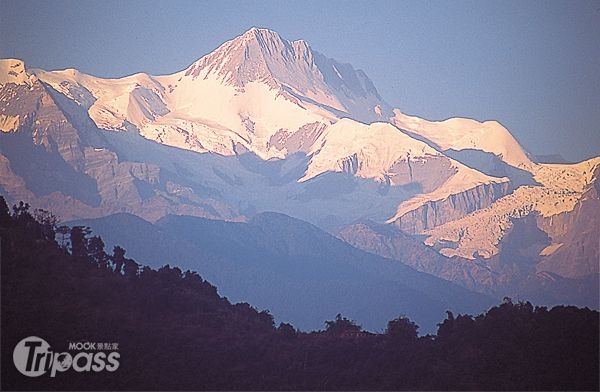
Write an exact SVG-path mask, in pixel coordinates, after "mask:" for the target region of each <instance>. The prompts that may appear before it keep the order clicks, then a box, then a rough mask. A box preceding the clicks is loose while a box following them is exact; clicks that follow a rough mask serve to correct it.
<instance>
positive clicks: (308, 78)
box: [183, 28, 391, 122]
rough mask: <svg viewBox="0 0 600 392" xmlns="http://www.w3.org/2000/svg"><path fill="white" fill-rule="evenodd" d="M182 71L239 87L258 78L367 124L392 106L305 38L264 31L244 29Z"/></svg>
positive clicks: (365, 80) (365, 81)
mask: <svg viewBox="0 0 600 392" xmlns="http://www.w3.org/2000/svg"><path fill="white" fill-rule="evenodd" d="M183 73H184V75H185V76H186V77H189V78H192V79H198V78H201V79H208V78H214V79H217V80H219V81H221V82H222V83H224V84H229V85H233V86H235V87H239V88H243V87H245V86H246V85H247V84H248V83H251V82H255V81H260V82H263V83H266V84H268V85H269V86H270V87H271V88H280V89H282V90H283V92H284V93H287V94H290V95H291V96H292V97H295V98H297V99H299V100H300V101H304V102H310V103H316V104H317V105H320V106H323V107H325V108H327V109H329V110H333V111H335V112H339V113H340V114H342V115H344V116H347V117H352V118H355V119H357V120H361V121H366V122H372V121H377V120H379V121H381V120H384V119H386V118H385V116H386V115H387V116H388V117H389V115H390V114H391V107H390V106H389V105H388V104H387V103H385V102H384V101H383V100H382V98H381V96H380V95H379V93H378V92H377V89H376V88H375V86H374V85H373V82H371V80H369V78H368V77H367V76H366V75H365V73H364V72H362V71H360V70H355V69H354V68H353V67H352V66H351V65H349V64H342V63H339V62H337V61H335V60H332V59H329V58H327V57H325V56H323V55H322V54H320V53H318V52H316V51H313V50H312V48H311V47H310V46H309V44H308V43H307V42H306V41H304V40H296V41H288V40H286V39H283V38H281V36H280V35H279V34H277V33H276V32H274V31H271V30H268V29H262V28H260V29H259V28H252V29H250V30H248V31H247V32H245V33H244V34H243V35H241V36H239V37H237V38H234V39H232V40H230V41H227V42H225V43H224V44H222V45H221V46H220V47H219V48H217V49H216V50H215V51H213V52H212V53H210V54H208V55H206V56H204V57H202V58H201V59H199V60H198V61H196V62H194V63H193V64H192V65H191V66H190V67H188V68H187V69H186V70H185V71H183Z"/></svg>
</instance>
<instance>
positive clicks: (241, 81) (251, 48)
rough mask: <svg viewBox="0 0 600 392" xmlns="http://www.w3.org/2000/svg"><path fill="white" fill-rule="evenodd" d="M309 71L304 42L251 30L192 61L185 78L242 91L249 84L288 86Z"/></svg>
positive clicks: (311, 63)
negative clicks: (214, 81) (208, 80)
mask: <svg viewBox="0 0 600 392" xmlns="http://www.w3.org/2000/svg"><path fill="white" fill-rule="evenodd" d="M313 68H315V65H314V61H313V56H312V52H311V50H310V47H309V46H308V45H307V44H306V43H305V42H304V41H294V42H290V41H288V40H285V39H283V38H281V36H280V35H279V34H278V33H277V32H275V31H272V30H269V29H265V28H257V27H253V28H251V29H250V30H248V31H246V32H245V33H244V34H242V35H241V36H239V37H236V38H234V39H232V40H230V41H227V42H225V43H224V44H222V45H221V46H220V47H219V48H217V49H216V50H215V51H214V52H212V53H210V54H208V55H206V56H204V57H202V58H201V59H200V60H198V61H196V62H195V63H194V64H192V65H191V66H190V67H189V68H188V69H187V70H186V72H185V75H186V76H191V77H192V78H194V79H195V78H198V77H201V78H203V79H206V78H209V77H215V78H216V79H219V80H221V81H223V82H225V83H227V84H231V85H234V86H236V87H244V86H245V85H246V84H247V83H250V82H253V81H263V82H267V83H269V84H273V85H274V84H276V81H279V82H284V83H285V82H287V81H290V82H292V81H293V80H295V79H297V77H298V75H299V74H302V75H304V76H307V74H313V73H314V69H313ZM313 76H314V75H313ZM301 79H305V78H301ZM274 82H275V83H274ZM285 84H287V83H285ZM273 87H274V86H273Z"/></svg>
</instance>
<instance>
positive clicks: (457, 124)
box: [391, 109, 534, 171]
mask: <svg viewBox="0 0 600 392" xmlns="http://www.w3.org/2000/svg"><path fill="white" fill-rule="evenodd" d="M391 121H392V123H393V124H395V125H396V126H397V127H398V128H400V129H403V130H406V131H408V132H409V133H412V134H414V135H417V136H419V137H420V138H423V139H425V140H427V141H429V142H431V143H433V144H434V145H435V146H437V147H438V148H439V149H440V150H441V151H445V150H456V151H460V150H466V149H475V150H481V151H485V152H489V153H492V154H495V155H497V156H498V157H499V158H501V159H502V160H503V161H504V162H506V163H507V164H509V165H511V166H514V167H516V168H520V169H524V170H527V171H530V170H532V168H533V167H534V164H533V162H531V160H530V159H529V157H528V156H527V154H526V152H525V150H524V149H523V148H522V147H521V146H520V145H519V143H518V142H517V140H516V139H515V138H514V137H513V136H512V135H511V134H510V132H509V131H508V130H507V129H506V128H504V127H503V126H502V125H501V124H500V123H499V122H497V121H485V122H479V121H476V120H472V119H468V118H450V119H448V120H444V121H427V120H424V119H422V118H419V117H413V116H407V115H405V114H403V113H402V112H400V110H398V109H394V117H393V118H392V119H391Z"/></svg>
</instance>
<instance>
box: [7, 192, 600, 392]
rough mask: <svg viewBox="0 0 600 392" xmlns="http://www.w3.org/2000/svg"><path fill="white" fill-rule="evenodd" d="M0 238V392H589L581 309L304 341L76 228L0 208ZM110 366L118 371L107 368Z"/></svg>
mask: <svg viewBox="0 0 600 392" xmlns="http://www.w3.org/2000/svg"><path fill="white" fill-rule="evenodd" d="M274 229H276V228H274ZM0 236H1V245H2V247H1V251H2V253H1V257H2V258H1V279H2V280H1V283H2V287H1V290H2V291H1V294H2V298H1V316H2V318H1V321H2V325H1V327H2V329H1V341H0V343H1V346H2V354H1V355H2V364H1V387H2V389H3V390H7V389H8V390H14V389H17V390H23V389H28V390H102V389H113V390H119V389H127V390H132V389H135V390H138V389H144V390H174V389H178V390H181V389H184V390H190V389H211V390H240V389H242V390H244V389H246V390H249V389H252V390H257V389H277V390H301V389H312V390H336V389H346V390H347V389H361V390H365V389H366V390H394V389H395V390H398V389H411V390H414V389H426V390H431V389H469V390H483V389H487V390H492V389H493V390H503V389H504V390H506V389H509V390H523V389H538V390H574V389H579V390H597V389H598V312H596V311H592V310H589V309H579V308H575V307H569V306H558V307H555V308H552V309H547V308H543V307H534V306H533V305H531V304H530V303H528V302H518V303H513V302H512V301H510V300H509V299H505V301H504V302H503V303H502V304H500V305H498V306H495V307H493V308H491V309H490V310H488V311H487V312H486V313H483V314H481V315H479V316H476V317H473V316H469V315H458V316H455V315H454V314H452V313H450V312H449V313H448V314H447V317H446V319H445V320H443V322H442V323H441V324H440V326H439V329H438V331H437V335H428V336H422V337H418V334H417V326H416V325H415V324H414V323H413V322H412V321H410V320H409V319H407V318H405V317H398V318H396V319H394V320H391V321H390V322H389V323H388V325H387V329H386V331H385V332H384V333H380V334H372V333H368V332H364V331H362V329H361V327H360V326H358V325H357V324H356V323H354V322H353V321H352V320H350V319H348V318H346V317H344V316H342V315H338V316H337V317H335V318H333V317H332V320H330V321H327V322H325V321H326V320H323V321H324V323H323V328H322V330H321V331H316V332H311V333H305V332H299V331H297V330H295V329H294V327H293V326H292V325H289V324H280V325H279V326H275V324H274V322H273V318H272V316H271V315H270V314H269V313H268V312H265V311H262V312H261V311H257V310H255V309H254V308H253V307H251V306H250V305H248V304H245V303H242V304H232V303H230V302H229V301H228V300H227V299H224V298H222V297H220V296H219V295H218V294H217V290H216V288H215V287H214V286H212V285H211V284H210V283H208V282H206V281H205V280H204V279H203V278H201V277H200V276H199V275H198V274H197V273H195V272H190V271H186V272H183V271H181V270H180V269H178V268H172V267H169V266H165V267H161V268H160V269H151V268H149V267H141V266H140V265H139V264H137V263H136V262H135V261H134V260H131V259H129V258H128V257H127V253H125V250H124V249H122V248H119V247H116V248H114V249H113V250H112V251H106V250H105V249H104V244H103V242H102V239H101V238H99V237H96V236H94V234H93V233H90V232H89V230H87V229H86V228H85V227H80V226H77V227H73V228H71V229H64V228H58V229H56V228H54V222H53V219H52V216H51V215H49V214H48V213H45V212H43V211H34V212H32V211H29V209H28V208H27V205H20V206H15V208H14V209H13V212H12V213H10V212H9V209H8V207H7V206H6V205H5V203H4V200H3V199H1V198H0ZM198 257H199V258H201V257H203V256H202V255H201V254H199V255H198ZM200 272H202V271H200ZM31 336H35V337H38V338H37V339H38V341H39V339H40V338H41V339H43V340H44V341H46V342H48V344H49V345H50V347H49V348H45V350H47V351H44V353H45V352H49V353H52V352H53V353H55V354H54V355H51V354H49V356H48V357H52V360H51V361H49V362H48V363H50V364H51V366H50V368H49V369H48V370H47V371H46V372H42V373H44V374H41V375H39V376H38V377H28V376H26V375H24V374H22V372H20V371H19V370H17V366H16V365H15V363H16V362H15V360H16V361H17V362H18V360H19V358H18V355H17V356H15V358H13V353H17V354H18V353H19V350H15V347H17V348H19V347H20V346H19V342H22V340H23V339H24V338H27V337H31ZM32 339H33V338H32ZM34 340H35V339H34ZM86 342H91V343H93V347H88V349H82V348H81V347H80V348H77V347H76V343H81V345H84V344H83V343H86ZM101 342H106V343H110V348H108V347H107V346H108V344H105V345H103V344H102V343H101ZM26 343H27V342H26ZM30 343H31V341H29V343H27V344H30ZM69 343H73V347H69ZM116 344H118V346H116ZM26 347H29V346H26ZM35 350H38V349H37V348H35ZM35 350H34V348H31V349H30V352H31V351H35ZM40 350H41V349H40ZM38 351H39V350H38ZM38 351H36V352H38ZM25 352H27V351H25ZM58 353H64V354H58ZM114 353H118V355H116V358H118V361H117V363H118V365H117V366H114V365H115V363H113V366H112V368H111V367H110V366H104V365H105V362H106V361H104V360H103V358H104V357H103V356H104V355H106V356H110V355H111V354H113V355H114ZM67 354H68V355H67ZM66 357H69V358H71V357H72V359H73V361H72V363H71V362H70V361H67V360H66V359H65V358H66ZM88 357H89V358H93V363H92V359H89V361H90V362H89V363H88V359H87V358H88ZM45 361H46V357H45V356H37V357H35V356H34V357H32V360H31V363H28V364H27V366H29V368H32V367H33V368H35V367H36V366H37V365H40V364H41V365H44V363H46V362H45ZM20 364H21V365H20V366H21V368H23V367H25V366H26V363H25V362H20ZM55 364H56V365H55ZM100 365H102V366H100ZM43 368H44V366H41V367H40V369H43ZM57 368H58V369H59V370H58V371H57V372H56V373H55V374H54V377H52V375H51V374H52V369H54V370H56V369H57ZM25 373H27V372H25Z"/></svg>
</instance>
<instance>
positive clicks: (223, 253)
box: [71, 213, 493, 332]
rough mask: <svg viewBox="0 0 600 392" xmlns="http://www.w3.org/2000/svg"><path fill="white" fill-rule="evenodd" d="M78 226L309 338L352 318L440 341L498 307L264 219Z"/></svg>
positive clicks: (119, 218) (291, 222) (293, 223)
mask: <svg viewBox="0 0 600 392" xmlns="http://www.w3.org/2000/svg"><path fill="white" fill-rule="evenodd" d="M71 225H85V226H89V227H92V228H93V230H94V232H96V233H98V234H100V235H101V236H102V238H104V240H105V241H106V243H107V244H109V245H113V244H114V245H121V246H124V247H126V248H127V249H128V251H129V254H130V255H131V256H133V257H134V258H136V259H137V260H139V261H141V262H143V263H145V264H148V265H151V266H160V265H163V264H165V263H166V262H167V260H169V261H168V262H171V263H174V264H175V265H178V266H180V267H181V268H184V269H185V268H191V269H194V270H198V271H202V274H203V276H204V277H206V279H208V280H209V281H211V282H213V283H214V284H215V285H217V287H219V290H220V293H221V295H224V296H226V297H227V298H229V299H230V300H232V301H248V302H251V303H252V304H253V305H255V306H257V307H258V308H261V309H268V310H269V311H270V312H271V313H272V314H273V315H274V316H275V317H276V318H277V320H278V321H282V322H291V323H293V324H294V325H296V326H297V327H299V328H301V329H304V330H312V329H318V328H320V327H321V326H322V323H323V320H324V319H327V318H328V317H329V318H330V317H332V315H335V314H337V313H339V312H342V313H344V314H347V315H348V316H350V317H352V318H353V319H355V320H357V321H358V322H360V323H361V324H362V325H363V326H364V327H365V328H367V329H369V330H373V331H377V330H381V329H383V328H384V327H385V322H386V321H387V320H389V319H390V318H394V317H397V316H398V315H399V314H406V315H409V316H410V317H412V318H414V320H416V321H417V322H418V324H419V325H420V326H421V328H422V330H423V331H425V332H431V331H433V330H434V329H435V325H436V323H438V322H439V321H440V320H441V318H442V317H443V315H444V312H445V311H446V310H453V311H459V312H473V311H479V310H482V309H485V308H486V307H487V306H489V305H490V304H491V303H493V300H492V299H491V298H490V297H486V296H484V295H480V294H476V293H474V292H471V291H468V290H466V289H464V288H461V287H459V286H457V285H454V284H452V283H450V282H447V281H444V280H442V279H439V278H436V277H433V276H431V275H428V274H424V273H420V272H417V271H415V270H413V269H412V268H410V267H408V266H405V265H403V264H402V263H398V262H394V261H392V260H389V259H385V258H383V257H379V256H376V255H373V254H369V253H367V252H364V251H361V250H358V249H356V248H354V247H352V246H350V245H348V244H347V243H345V242H343V241H341V240H339V239H337V238H335V237H333V236H331V235H330V234H328V233H326V232H324V231H322V230H321V229H319V228H317V227H316V226H313V225H311V224H309V223H306V222H303V221H300V220H298V219H294V218H290V217H289V216H286V215H282V214H276V213H262V214H258V215H256V216H255V217H254V218H252V219H251V220H249V221H248V222H246V223H235V222H224V221H215V220H208V219H203V218H197V217H184V216H167V217H165V218H163V219H161V220H159V221H158V222H156V223H155V224H151V223H149V222H146V221H144V220H142V219H140V218H138V217H135V216H132V215H127V214H116V215H112V216H109V217H104V218H99V219H94V220H84V221H76V222H71Z"/></svg>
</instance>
